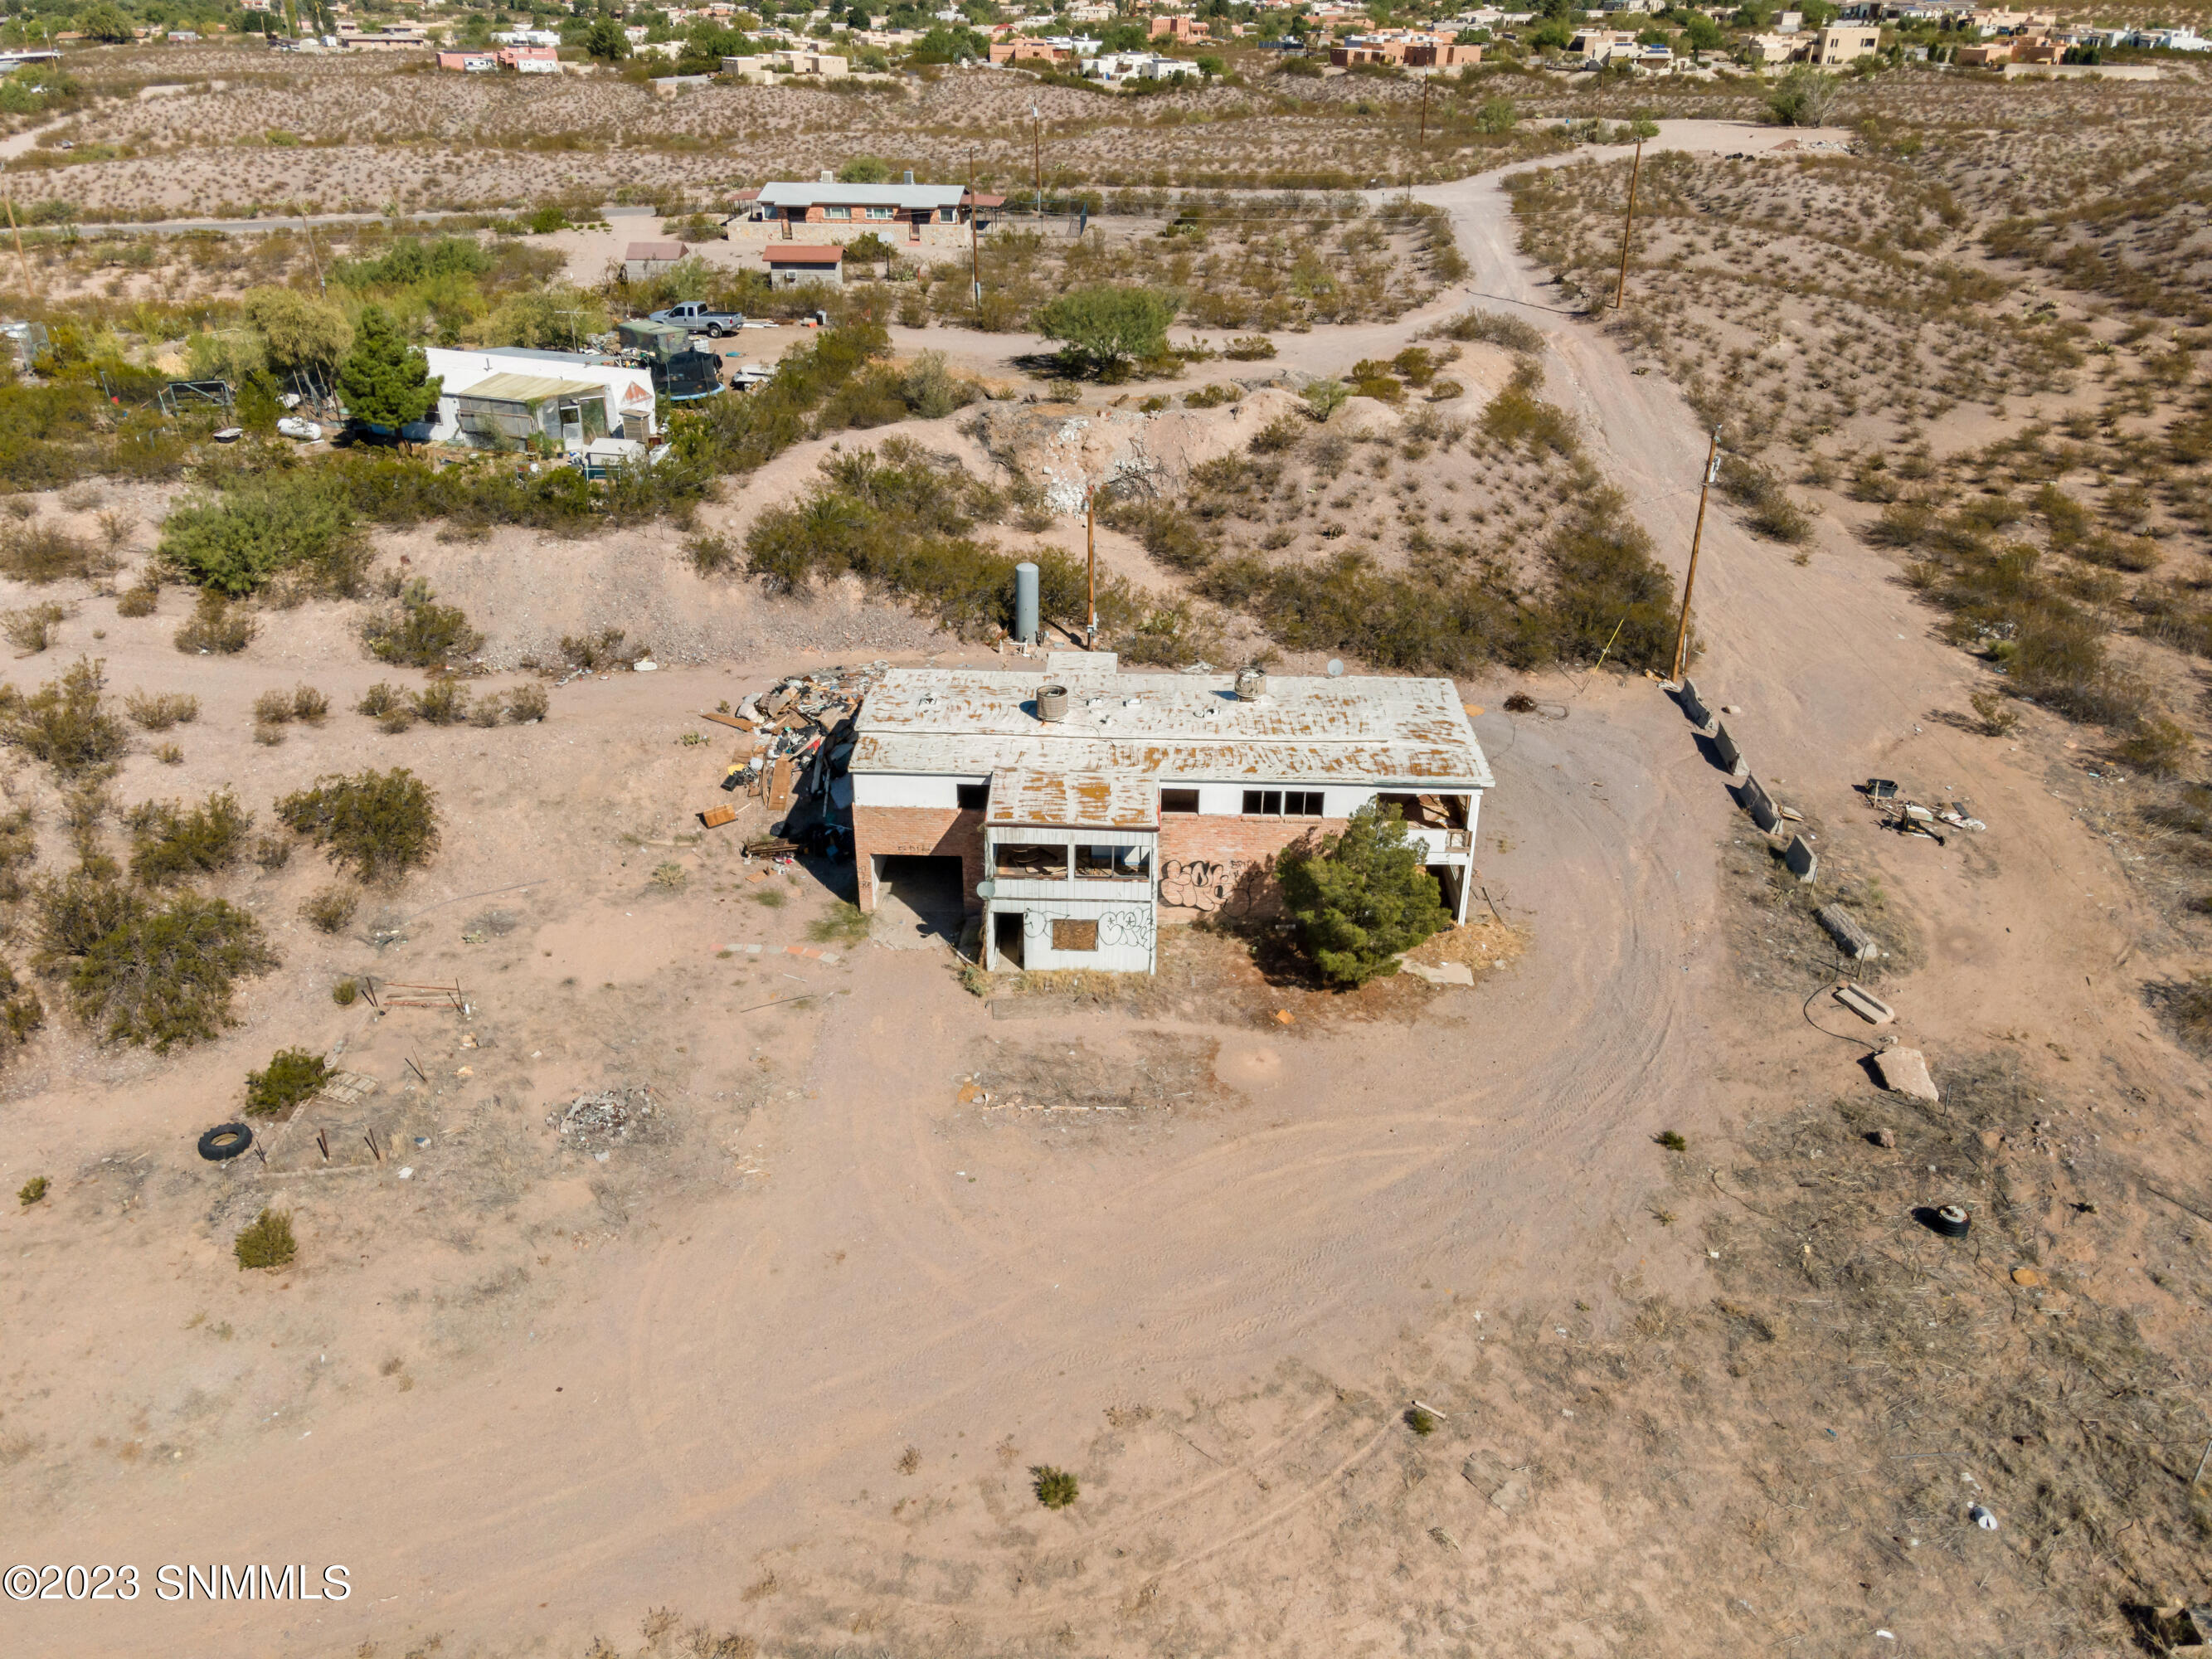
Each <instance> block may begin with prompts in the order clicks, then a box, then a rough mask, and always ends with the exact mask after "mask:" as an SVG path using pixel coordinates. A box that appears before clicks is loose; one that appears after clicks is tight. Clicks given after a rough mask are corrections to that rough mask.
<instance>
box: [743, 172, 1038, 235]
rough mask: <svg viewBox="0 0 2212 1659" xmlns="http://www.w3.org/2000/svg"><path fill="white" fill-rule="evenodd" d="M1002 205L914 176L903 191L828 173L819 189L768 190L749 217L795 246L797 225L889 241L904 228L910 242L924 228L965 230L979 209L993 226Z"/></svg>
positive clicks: (901, 187) (961, 187)
mask: <svg viewBox="0 0 2212 1659" xmlns="http://www.w3.org/2000/svg"><path fill="white" fill-rule="evenodd" d="M1003 199H1004V198H1003V197H991V196H986V197H980V198H979V197H971V196H969V193H968V191H967V188H966V186H964V185H917V184H915V182H914V179H913V175H912V174H908V178H907V182H906V183H904V184H902V185H847V184H840V183H838V182H837V181H836V179H834V178H832V177H831V176H830V175H829V174H828V173H824V174H823V176H822V179H821V181H820V182H819V183H817V184H811V185H800V184H781V183H780V184H771V185H763V186H761V189H760V191H759V193H758V194H757V195H756V196H755V197H754V198H753V203H752V209H751V211H750V214H749V215H748V216H749V217H750V218H753V219H756V220H765V221H767V222H769V223H772V224H781V226H782V227H783V234H784V235H785V237H786V238H787V239H793V240H795V234H794V232H793V227H794V226H797V225H805V226H806V227H808V228H810V229H813V228H817V227H818V228H820V229H821V230H823V231H826V232H828V233H829V234H831V235H836V234H839V233H841V232H845V231H850V232H852V233H854V234H862V233H865V232H867V231H871V230H872V231H875V232H876V233H878V234H880V235H884V236H886V237H888V236H890V235H892V234H896V232H895V228H896V227H897V226H900V225H904V226H906V227H907V228H908V240H910V241H919V240H921V228H922V227H923V226H924V225H929V224H938V225H956V224H957V225H964V224H966V223H967V222H968V221H969V219H970V218H971V217H973V216H975V211H976V210H977V208H978V207H981V209H982V210H984V218H985V222H987V220H988V216H989V210H990V209H991V208H993V207H994V206H996V205H998V204H1000V202H1001V201H1002V200H1003Z"/></svg>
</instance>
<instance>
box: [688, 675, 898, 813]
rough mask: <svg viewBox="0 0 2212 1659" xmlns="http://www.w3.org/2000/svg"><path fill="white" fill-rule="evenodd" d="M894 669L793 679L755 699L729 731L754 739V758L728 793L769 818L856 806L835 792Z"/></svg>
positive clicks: (731, 779)
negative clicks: (860, 720)
mask: <svg viewBox="0 0 2212 1659" xmlns="http://www.w3.org/2000/svg"><path fill="white" fill-rule="evenodd" d="M889 667H890V664H888V663H884V662H872V663H870V664H868V665H866V667H862V668H829V669H823V670H822V671H819V672H817V673H812V674H793V675H792V676H790V677H788V678H785V679H781V680H779V681H777V682H776V683H775V685H774V686H772V687H770V688H769V690H766V691H759V692H754V693H752V694H751V695H750V696H747V697H746V698H745V699H744V702H741V703H739V704H738V710H737V713H736V714H735V716H734V717H732V719H731V720H729V722H728V723H729V724H730V725H732V726H736V727H737V729H738V731H740V732H752V733H754V734H755V737H754V741H753V747H752V751H751V753H750V755H748V756H746V757H743V758H741V759H739V760H738V761H737V762H735V763H732V765H731V767H730V769H729V770H728V771H727V772H726V773H725V774H724V775H723V778H722V787H723V788H725V789H726V790H731V791H732V792H734V791H736V790H738V789H743V790H744V792H745V793H747V794H748V795H751V796H754V797H756V798H757V799H762V800H763V801H765V803H766V804H767V805H768V808H769V811H774V812H792V811H793V809H794V808H798V809H804V810H803V811H800V812H799V813H798V814H797V816H802V817H811V818H817V819H819V818H826V817H829V808H832V807H839V808H842V807H843V806H846V805H850V796H849V793H847V792H843V791H839V790H838V789H837V788H836V786H837V784H838V783H839V781H842V778H843V777H844V775H845V763H846V762H847V761H848V759H850V758H851V757H852V753H853V744H854V730H853V719H854V715H856V714H859V713H860V704H861V702H863V700H865V699H866V696H867V695H868V693H869V692H870V691H872V690H874V689H875V686H876V683H877V681H878V680H880V679H881V678H883V676H884V671H886V670H887V669H888V668H889ZM841 797H842V798H841Z"/></svg>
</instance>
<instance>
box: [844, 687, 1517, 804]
mask: <svg viewBox="0 0 2212 1659" xmlns="http://www.w3.org/2000/svg"><path fill="white" fill-rule="evenodd" d="M1057 668H1060V664H1058V663H1055V664H1054V669H1057ZM1048 680H1057V681H1058V682H1059V683H1060V684H1066V687H1067V691H1068V700H1067V717H1066V719H1065V720H1056V721H1055V720H1040V719H1038V717H1037V714H1036V690H1037V688H1038V686H1040V685H1042V684H1046V683H1048ZM856 724H857V727H858V734H859V743H858V744H857V746H856V747H855V748H854V751H853V758H852V767H851V769H852V770H853V771H854V772H856V773H890V774H898V775H909V776H915V775H919V776H948V775H949V776H958V777H969V778H973V777H983V776H987V775H990V774H991V773H994V772H1000V771H1022V772H1031V773H1036V772H1092V773H1103V774H1129V775H1136V776H1139V777H1147V778H1153V779H1163V778H1165V779H1184V780H1189V781H1204V780H1219V781H1231V780H1236V779H1254V780H1273V781H1282V782H1285V783H1304V782H1321V783H1328V782H1334V783H1340V784H1363V785H1369V786H1372V787H1392V786H1395V785H1408V786H1411V785H1418V786H1419V787H1423V788H1425V789H1440V788H1462V789H1487V788H1489V787H1491V786H1492V777H1491V772H1490V763H1489V762H1488V760H1487V759H1486V758H1485V757H1484V755H1483V752H1482V746H1481V744H1479V743H1477V742H1476V741H1475V737H1474V728H1473V727H1472V726H1469V725H1468V719H1467V711H1466V709H1465V708H1463V707H1462V704H1461V702H1460V700H1459V694H1458V692H1457V690H1455V688H1454V686H1453V685H1452V683H1451V682H1450V681H1449V680H1433V679H1390V678H1381V677H1379V676H1377V677H1363V678H1352V677H1349V676H1347V677H1345V678H1310V677H1300V676H1281V675H1271V676H1269V677H1268V679H1267V695H1266V696H1262V697H1261V698H1259V699H1257V700H1256V701H1254V702H1244V701H1243V700H1241V699H1240V698H1238V696H1237V692H1236V682H1235V680H1234V678H1233V677H1231V676H1230V675H1227V674H1122V673H1099V674H1082V673H1079V674H1073V675H1071V674H1067V673H1066V672H1064V671H1062V672H1059V673H1056V674H1055V673H1054V671H1053V670H1051V669H1044V670H1041V669H1036V668H1031V669H1027V670H1023V671H1006V670H990V669H967V668H906V669H898V668H895V669H893V670H891V671H890V672H889V673H887V674H885V675H884V678H883V681H882V683H881V684H878V686H877V687H876V689H875V690H873V691H872V692H871V693H869V695H868V699H867V702H866V703H865V704H864V705H863V706H862V708H861V710H860V716H859V719H858V720H857V722H856Z"/></svg>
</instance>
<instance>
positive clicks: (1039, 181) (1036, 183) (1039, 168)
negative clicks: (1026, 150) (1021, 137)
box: [1030, 104, 1044, 224]
mask: <svg viewBox="0 0 2212 1659" xmlns="http://www.w3.org/2000/svg"><path fill="white" fill-rule="evenodd" d="M1030 185H1032V186H1033V187H1034V188H1035V189H1036V216H1037V222H1038V223H1039V224H1042V223H1043V222H1044V117H1043V116H1042V115H1040V114H1038V113H1037V106H1036V105H1035V104H1031V105H1030Z"/></svg>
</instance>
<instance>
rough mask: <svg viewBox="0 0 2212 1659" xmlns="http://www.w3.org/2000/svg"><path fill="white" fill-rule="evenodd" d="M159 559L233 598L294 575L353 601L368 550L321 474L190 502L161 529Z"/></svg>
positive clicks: (248, 482) (274, 477) (342, 499)
mask: <svg viewBox="0 0 2212 1659" xmlns="http://www.w3.org/2000/svg"><path fill="white" fill-rule="evenodd" d="M159 556H160V558H161V562H162V564H163V565H164V566H165V567H166V568H168V569H169V570H172V571H173V572H175V573H176V574H178V575H179V577H181V578H182V579H183V580H186V581H189V582H191V583H192V584H193V585H195V586H199V587H204V588H206V589H208V590H209V591H210V592H218V593H222V594H224V595H226V596H228V598H231V599H240V598H242V597H244V596H245V595H246V594H249V593H252V592H258V590H259V589H260V588H261V587H262V586H264V584H265V583H267V582H268V581H270V580H271V579H272V578H274V577H276V576H278V575H281V574H285V573H287V572H291V571H298V572H301V574H304V575H305V576H306V577H307V579H308V580H310V581H312V582H313V585H315V586H318V587H320V588H322V589H323V590H324V591H325V592H332V593H342V594H351V593H354V592H358V591H359V590H360V586H361V579H362V573H363V572H364V571H365V570H366V569H367V568H368V541H367V538H365V537H364V536H363V534H362V528H361V525H360V521H359V519H358V517H357V515H356V513H355V511H354V508H353V504H352V503H351V502H350V501H349V500H347V498H346V496H345V495H344V493H343V491H342V490H340V489H335V488H333V487H331V482H330V481H329V480H328V479H326V478H325V476H324V475H323V474H322V473H321V471H319V470H316V471H307V470H301V471H295V472H287V473H272V474H268V475H264V476H262V477H254V478H248V479H244V480H241V481H240V482H238V483H234V484H232V485H230V486H229V487H228V488H226V489H222V491H221V492H219V493H215V494H210V493H206V492H201V493H198V494H196V495H190V496H187V497H186V498H185V500H184V501H181V502H179V504H178V505H177V506H176V507H174V508H173V510H172V511H171V512H170V513H169V516H168V518H167V519H166V520H163V522H162V525H161V546H160V550H159Z"/></svg>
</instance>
